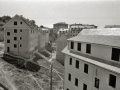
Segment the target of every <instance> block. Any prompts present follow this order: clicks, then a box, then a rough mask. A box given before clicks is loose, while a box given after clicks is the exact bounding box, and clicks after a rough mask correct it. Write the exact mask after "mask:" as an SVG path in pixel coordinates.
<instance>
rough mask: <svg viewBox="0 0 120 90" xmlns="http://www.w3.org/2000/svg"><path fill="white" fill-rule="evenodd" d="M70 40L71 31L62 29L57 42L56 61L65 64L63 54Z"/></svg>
mask: <svg viewBox="0 0 120 90" xmlns="http://www.w3.org/2000/svg"><path fill="white" fill-rule="evenodd" d="M68 38H70V31H69V29H60V30H59V31H58V38H57V40H56V45H57V47H56V60H57V61H59V62H60V63H61V64H64V58H65V55H64V54H63V53H62V52H61V51H62V50H63V49H64V48H65V47H66V46H67V39H68Z"/></svg>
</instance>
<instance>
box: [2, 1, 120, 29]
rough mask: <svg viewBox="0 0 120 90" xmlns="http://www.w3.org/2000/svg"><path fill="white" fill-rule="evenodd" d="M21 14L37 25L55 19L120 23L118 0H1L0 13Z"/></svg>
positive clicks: (101, 26) (105, 23)
mask: <svg viewBox="0 0 120 90" xmlns="http://www.w3.org/2000/svg"><path fill="white" fill-rule="evenodd" d="M16 14H18V15H23V16H24V17H26V18H28V19H30V20H35V21H36V24H37V25H38V26H40V25H44V26H47V27H53V24H54V23H57V22H66V23H68V24H73V23H82V24H94V25H97V26H98V27H99V28H103V27H104V26H105V25H110V24H112V25H114V24H117V25H118V24H119V25H120V1H119V0H111V1H110V0H109V1H108V0H102V1H101V0H0V16H3V15H9V16H11V17H13V16H15V15H16Z"/></svg>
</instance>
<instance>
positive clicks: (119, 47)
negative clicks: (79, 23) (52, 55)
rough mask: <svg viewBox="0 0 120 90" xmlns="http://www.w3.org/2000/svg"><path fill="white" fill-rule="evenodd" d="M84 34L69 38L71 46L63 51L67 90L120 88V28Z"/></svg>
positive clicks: (110, 89)
mask: <svg viewBox="0 0 120 90" xmlns="http://www.w3.org/2000/svg"><path fill="white" fill-rule="evenodd" d="M85 32H87V31H85ZM104 32H107V34H105V33H104ZM82 33H83V35H82V34H81V35H78V36H76V37H73V38H70V39H68V47H66V48H65V49H64V50H63V51H62V52H63V53H64V54H65V77H64V90H120V85H119V83H120V58H119V56H120V43H119V40H120V31H119V30H118V29H116V30H115V31H114V30H109V31H108V29H104V30H97V31H96V30H90V31H89V32H88V33H87V34H85V33H84V30H83V31H82ZM98 34H99V35H98Z"/></svg>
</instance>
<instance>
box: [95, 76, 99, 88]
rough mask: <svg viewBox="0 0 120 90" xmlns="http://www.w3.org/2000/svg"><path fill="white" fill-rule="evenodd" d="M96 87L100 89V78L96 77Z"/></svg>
mask: <svg viewBox="0 0 120 90" xmlns="http://www.w3.org/2000/svg"><path fill="white" fill-rule="evenodd" d="M95 87H96V88H98V89H99V79H98V78H95Z"/></svg>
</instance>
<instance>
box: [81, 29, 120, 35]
mask: <svg viewBox="0 0 120 90" xmlns="http://www.w3.org/2000/svg"><path fill="white" fill-rule="evenodd" d="M79 35H120V28H103V29H83V30H82V31H81V32H80V33H79Z"/></svg>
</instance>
